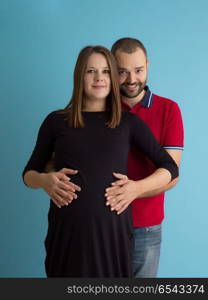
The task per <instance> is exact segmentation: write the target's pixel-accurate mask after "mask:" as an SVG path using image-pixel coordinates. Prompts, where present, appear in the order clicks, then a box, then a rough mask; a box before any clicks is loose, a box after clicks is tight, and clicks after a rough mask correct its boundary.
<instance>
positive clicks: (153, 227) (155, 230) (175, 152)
mask: <svg viewBox="0 0 208 300" xmlns="http://www.w3.org/2000/svg"><path fill="white" fill-rule="evenodd" d="M112 53H113V54H114V56H115V58H116V60H117V64H118V70H119V81H120V91H121V96H122V105H123V109H124V110H127V111H130V112H132V113H135V114H136V115H138V117H140V118H141V119H143V121H144V122H145V123H146V124H147V125H148V126H149V128H150V129H151V131H152V132H153V134H154V135H155V137H156V138H157V140H158V141H159V143H160V144H161V145H162V146H163V147H164V148H165V149H166V150H167V152H168V153H169V154H170V155H171V156H172V158H173V159H174V160H175V162H176V163H177V165H178V166H179V164H180V161H181V154H182V150H183V123H182V118H181V113H180V109H179V107H178V105H177V104H176V103H175V102H173V101H172V100H169V99H166V98H163V97H160V96H157V95H155V94H153V93H152V92H151V91H150V90H149V88H148V86H147V85H146V83H147V74H148V67H149V61H148V58H147V51H146V49H145V47H144V45H143V44H142V43H141V42H140V41H139V40H136V39H133V38H123V39H120V40H118V41H116V42H115V43H114V45H113V46H112ZM154 170H155V167H154V166H153V164H152V163H151V162H150V161H149V160H148V158H147V157H144V155H143V154H142V153H138V152H136V150H135V149H132V151H131V153H130V155H129V164H128V171H129V173H128V174H129V178H127V176H125V175H122V174H115V175H114V176H115V177H116V178H117V179H118V180H117V181H116V182H114V183H113V184H112V187H109V188H107V189H106V197H107V205H110V206H111V210H115V211H117V212H118V213H121V212H123V211H124V210H125V209H126V208H127V206H128V205H129V204H130V203H132V215H133V226H134V239H135V249H134V253H133V269H134V276H135V277H156V276H157V271H158V265H159V257H160V247H161V234H162V227H161V223H162V221H163V218H164V191H166V190H169V189H170V188H172V187H173V186H174V185H175V184H176V183H177V181H178V179H176V180H174V181H172V182H171V183H170V184H168V185H167V186H164V187H163V188H162V189H159V190H155V191H152V192H151V193H148V194H143V195H142V197H140V198H139V199H136V200H134V201H133V199H135V197H134V196H135V193H134V190H135V188H136V180H139V179H142V178H144V177H146V176H148V175H150V174H151V173H152V172H153V171H154ZM132 201H133V202H132Z"/></svg>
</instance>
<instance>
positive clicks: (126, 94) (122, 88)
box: [120, 80, 147, 98]
mask: <svg viewBox="0 0 208 300" xmlns="http://www.w3.org/2000/svg"><path fill="white" fill-rule="evenodd" d="M146 84H147V80H145V81H144V82H135V83H123V84H122V85H121V86H120V92H121V95H122V96H124V97H127V98H136V97H137V96H139V95H140V94H141V92H142V91H143V90H144V88H145V86H146ZM127 86H137V87H138V88H137V89H136V90H135V91H134V92H130V91H128V90H126V89H125V87H127Z"/></svg>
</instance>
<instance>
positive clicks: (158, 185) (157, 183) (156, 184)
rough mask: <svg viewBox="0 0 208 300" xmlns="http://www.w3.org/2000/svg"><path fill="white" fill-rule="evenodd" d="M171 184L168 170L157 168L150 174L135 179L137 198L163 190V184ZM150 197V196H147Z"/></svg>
mask: <svg viewBox="0 0 208 300" xmlns="http://www.w3.org/2000/svg"><path fill="white" fill-rule="evenodd" d="M169 184H171V174H170V172H169V171H168V170H166V169H163V168H159V169H157V170H156V171H155V172H154V173H153V174H151V175H150V176H148V177H146V178H144V179H141V180H138V181H137V185H138V186H137V191H138V198H143V195H146V197H148V196H149V195H154V194H155V193H156V191H157V193H159V192H160V191H163V189H164V186H167V185H169ZM149 197H150V196H149Z"/></svg>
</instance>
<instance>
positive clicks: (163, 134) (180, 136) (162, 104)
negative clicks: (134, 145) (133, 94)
mask: <svg viewBox="0 0 208 300" xmlns="http://www.w3.org/2000/svg"><path fill="white" fill-rule="evenodd" d="M123 109H124V110H128V111H131V112H132V113H135V114H136V115H138V117H140V118H141V119H142V120H143V121H144V122H145V123H146V124H147V125H148V127H149V128H150V129H151V131H152V133H153V134H154V136H155V137H156V139H157V140H158V142H159V143H160V144H161V145H162V146H163V147H164V148H165V149H178V150H183V146H184V132H183V122H182V117H181V112H180V109H179V107H178V105H177V103H176V102H174V101H172V100H170V99H167V98H163V97H160V96H157V95H155V94H153V93H152V92H151V91H150V90H149V88H148V87H146V93H145V96H144V98H143V99H142V100H141V101H140V102H139V103H138V104H136V105H135V106H134V107H132V108H130V107H129V106H128V105H126V104H125V103H123ZM155 169H156V168H155V166H154V165H153V163H152V162H151V161H150V160H149V159H148V158H147V157H146V156H144V154H143V153H141V152H138V150H136V149H132V150H131V152H130V154H129V162H128V172H129V178H130V179H133V180H138V179H142V178H144V177H146V176H148V175H150V174H152V173H153V172H154V171H155ZM132 214H133V225H134V227H146V226H153V225H158V224H160V223H161V222H162V220H163V219H164V193H162V194H160V195H157V196H154V197H151V198H141V199H136V200H134V201H133V202H132Z"/></svg>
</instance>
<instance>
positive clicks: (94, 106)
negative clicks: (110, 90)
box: [82, 100, 106, 111]
mask: <svg viewBox="0 0 208 300" xmlns="http://www.w3.org/2000/svg"><path fill="white" fill-rule="evenodd" d="M105 110H106V101H102V100H99V101H93V100H86V101H84V105H83V109H82V111H105Z"/></svg>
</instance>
